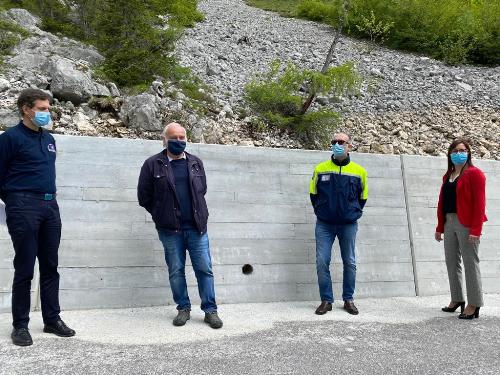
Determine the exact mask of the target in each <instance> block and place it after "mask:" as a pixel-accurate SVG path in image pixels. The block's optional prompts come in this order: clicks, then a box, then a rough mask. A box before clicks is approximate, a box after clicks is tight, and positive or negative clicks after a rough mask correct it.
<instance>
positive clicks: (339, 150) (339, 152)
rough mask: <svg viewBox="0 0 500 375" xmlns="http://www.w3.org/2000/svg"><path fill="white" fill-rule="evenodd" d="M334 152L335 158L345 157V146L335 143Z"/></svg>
mask: <svg viewBox="0 0 500 375" xmlns="http://www.w3.org/2000/svg"><path fill="white" fill-rule="evenodd" d="M332 152H333V156H334V157H335V158H339V157H342V156H344V155H345V148H344V146H341V145H339V144H338V143H335V144H334V145H332Z"/></svg>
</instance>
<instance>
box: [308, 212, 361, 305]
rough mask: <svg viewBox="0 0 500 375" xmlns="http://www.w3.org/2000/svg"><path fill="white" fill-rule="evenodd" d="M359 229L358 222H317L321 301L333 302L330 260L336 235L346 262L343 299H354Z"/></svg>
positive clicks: (317, 267)
mask: <svg viewBox="0 0 500 375" xmlns="http://www.w3.org/2000/svg"><path fill="white" fill-rule="evenodd" d="M357 231H358V223H353V224H341V225H335V224H328V223H325V222H323V221H320V220H318V221H317V222H316V271H317V273H318V284H319V294H320V296H321V301H326V302H330V303H332V302H333V289H332V277H331V275H330V262H331V259H332V246H333V242H334V241H335V237H338V239H339V244H340V255H341V256H342V262H343V264H344V278H343V283H342V299H343V300H344V301H352V299H353V294H354V288H355V286H356V253H355V247H356V233H357Z"/></svg>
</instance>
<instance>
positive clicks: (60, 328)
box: [43, 319, 76, 337]
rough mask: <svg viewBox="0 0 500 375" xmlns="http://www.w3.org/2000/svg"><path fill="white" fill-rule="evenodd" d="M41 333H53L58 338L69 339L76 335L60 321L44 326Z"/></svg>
mask: <svg viewBox="0 0 500 375" xmlns="http://www.w3.org/2000/svg"><path fill="white" fill-rule="evenodd" d="M43 332H45V333H53V334H54V335H57V336H59V337H71V336H74V335H75V334H76V332H75V331H74V330H72V329H71V328H69V327H68V326H67V325H66V324H65V323H64V322H63V321H62V320H61V319H59V320H58V321H56V322H55V323H53V324H45V326H44V327H43Z"/></svg>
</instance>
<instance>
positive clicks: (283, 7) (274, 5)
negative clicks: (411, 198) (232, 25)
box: [245, 0, 300, 17]
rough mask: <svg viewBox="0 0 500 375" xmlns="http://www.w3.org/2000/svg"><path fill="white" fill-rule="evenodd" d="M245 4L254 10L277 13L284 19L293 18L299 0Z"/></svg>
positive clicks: (254, 0) (258, 0)
mask: <svg viewBox="0 0 500 375" xmlns="http://www.w3.org/2000/svg"><path fill="white" fill-rule="evenodd" d="M245 3H247V4H248V5H251V6H253V7H256V8H261V9H264V10H272V11H274V12H278V13H279V14H281V15H282V16H285V17H294V16H296V7H297V5H299V3H300V0H245Z"/></svg>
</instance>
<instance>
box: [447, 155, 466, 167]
mask: <svg viewBox="0 0 500 375" xmlns="http://www.w3.org/2000/svg"><path fill="white" fill-rule="evenodd" d="M468 157H469V154H468V153H467V152H453V153H452V154H451V155H450V158H451V162H452V163H453V164H454V165H462V164H465V162H466V161H467V159H468Z"/></svg>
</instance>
